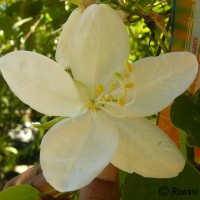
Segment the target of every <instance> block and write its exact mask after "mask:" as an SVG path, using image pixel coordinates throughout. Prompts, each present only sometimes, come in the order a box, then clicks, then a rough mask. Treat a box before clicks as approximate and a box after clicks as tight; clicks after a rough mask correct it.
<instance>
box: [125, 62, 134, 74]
mask: <svg viewBox="0 0 200 200" xmlns="http://www.w3.org/2000/svg"><path fill="white" fill-rule="evenodd" d="M125 67H126V70H127V72H128V73H131V72H133V69H132V66H131V64H130V63H129V62H128V61H127V62H126V64H125Z"/></svg>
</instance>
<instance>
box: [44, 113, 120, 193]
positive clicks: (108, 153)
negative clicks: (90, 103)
mask: <svg viewBox="0 0 200 200" xmlns="http://www.w3.org/2000/svg"><path fill="white" fill-rule="evenodd" d="M117 143H118V132H117V129H116V126H115V125H114V124H113V123H112V122H111V121H110V120H109V119H107V118H105V117H104V116H103V115H102V114H101V112H97V113H96V116H95V118H94V117H93V115H92V114H91V113H90V112H87V113H86V114H84V115H82V116H79V117H76V118H71V119H66V120H63V121H61V122H60V123H58V124H56V125H55V126H54V127H53V128H52V129H50V130H49V131H48V133H47V134H46V135H45V136H44V138H43V141H42V144H41V154H40V162H41V167H42V169H43V173H44V176H45V178H46V180H47V181H48V182H49V183H50V184H51V185H52V186H53V187H54V188H55V189H57V190H58V191H73V190H76V189H79V188H81V187H83V186H85V185H87V184H89V183H90V182H91V181H92V180H93V179H94V178H95V177H96V176H97V175H98V174H99V173H100V172H101V171H102V170H103V168H104V167H105V166H106V165H108V163H109V162H110V161H111V159H112V156H113V154H114V152H115V150H116V147H117Z"/></svg>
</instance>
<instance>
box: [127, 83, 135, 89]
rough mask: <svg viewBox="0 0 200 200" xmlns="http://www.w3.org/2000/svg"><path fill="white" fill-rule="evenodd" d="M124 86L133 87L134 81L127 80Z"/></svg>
mask: <svg viewBox="0 0 200 200" xmlns="http://www.w3.org/2000/svg"><path fill="white" fill-rule="evenodd" d="M125 86H126V88H133V87H134V83H132V82H129V83H126V85H125Z"/></svg>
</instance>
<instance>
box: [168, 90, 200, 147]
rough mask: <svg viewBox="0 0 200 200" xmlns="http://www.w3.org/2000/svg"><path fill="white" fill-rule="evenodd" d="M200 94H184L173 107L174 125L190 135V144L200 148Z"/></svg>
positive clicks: (171, 115)
mask: <svg viewBox="0 0 200 200" xmlns="http://www.w3.org/2000/svg"><path fill="white" fill-rule="evenodd" d="M199 97H200V96H199V92H198V93H197V94H196V95H195V96H194V97H192V96H190V95H188V94H183V95H181V96H179V97H177V98H176V99H175V101H174V103H173V104H172V106H171V110H170V117H171V121H172V123H173V124H174V125H175V126H176V127H177V128H180V129H182V130H184V131H185V132H186V133H187V134H188V138H187V140H188V143H190V144H191V145H193V146H198V147H200V131H199V130H200V104H199V100H200V98H199Z"/></svg>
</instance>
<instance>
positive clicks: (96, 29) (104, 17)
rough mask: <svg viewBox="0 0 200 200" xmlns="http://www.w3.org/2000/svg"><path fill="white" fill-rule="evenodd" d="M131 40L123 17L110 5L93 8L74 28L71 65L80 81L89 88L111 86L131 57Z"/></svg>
mask: <svg viewBox="0 0 200 200" xmlns="http://www.w3.org/2000/svg"><path fill="white" fill-rule="evenodd" d="M129 48H130V47H129V37H128V33H127V31H126V29H125V25H124V24H123V21H122V20H121V18H120V16H119V15H118V14H117V13H116V12H115V11H114V10H113V9H112V8H110V7H109V6H108V5H103V4H101V5H96V4H94V5H91V6H89V7H88V8H87V9H85V10H84V12H83V13H82V15H81V17H80V18H79V21H78V23H77V26H76V27H75V28H74V31H73V36H72V37H71V43H70V64H71V67H72V72H73V75H74V77H75V79H76V80H79V81H81V82H83V83H84V84H86V85H87V87H89V88H94V87H96V85H97V84H100V83H102V84H105V85H108V86H109V83H110V81H112V80H113V79H114V77H113V75H112V74H113V72H116V71H119V72H121V71H122V70H123V69H124V67H123V65H124V62H125V61H126V60H127V59H128V56H129Z"/></svg>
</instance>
